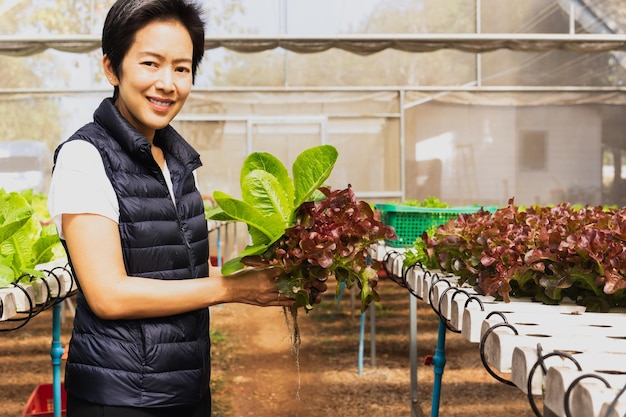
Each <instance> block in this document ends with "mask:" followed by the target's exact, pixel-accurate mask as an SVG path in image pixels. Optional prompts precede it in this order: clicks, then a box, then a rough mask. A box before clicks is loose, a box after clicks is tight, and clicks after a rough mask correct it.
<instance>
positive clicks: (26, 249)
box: [0, 189, 61, 288]
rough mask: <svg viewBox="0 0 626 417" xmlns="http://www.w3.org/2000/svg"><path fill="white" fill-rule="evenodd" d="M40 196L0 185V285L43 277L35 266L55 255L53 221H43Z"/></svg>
mask: <svg viewBox="0 0 626 417" xmlns="http://www.w3.org/2000/svg"><path fill="white" fill-rule="evenodd" d="M41 200H42V198H41V196H39V195H37V194H33V192H32V190H27V191H22V192H6V191H5V190H4V189H0V288H1V287H6V286H8V285H10V284H11V283H13V282H16V281H18V280H22V281H27V280H29V279H30V278H31V277H39V278H45V275H44V274H43V273H42V272H41V271H38V270H36V269H35V266H36V265H39V264H42V263H46V262H49V261H51V260H53V259H55V258H56V257H57V254H58V253H59V251H60V249H61V244H60V240H59V236H58V234H57V232H56V229H55V226H54V224H43V223H45V222H44V220H46V219H45V218H44V217H45V213H43V212H42V209H41V204H40V203H41Z"/></svg>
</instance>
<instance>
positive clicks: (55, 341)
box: [50, 302, 64, 417]
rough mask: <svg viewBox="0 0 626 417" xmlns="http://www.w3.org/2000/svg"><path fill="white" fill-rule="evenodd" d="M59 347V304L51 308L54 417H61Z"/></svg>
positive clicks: (61, 354)
mask: <svg viewBox="0 0 626 417" xmlns="http://www.w3.org/2000/svg"><path fill="white" fill-rule="evenodd" d="M63 353H64V351H63V346H62V345H61V302H57V303H56V304H54V305H53V306H52V348H51V349H50V356H51V357H52V393H53V404H54V417H61V408H62V402H61V357H62V356H63Z"/></svg>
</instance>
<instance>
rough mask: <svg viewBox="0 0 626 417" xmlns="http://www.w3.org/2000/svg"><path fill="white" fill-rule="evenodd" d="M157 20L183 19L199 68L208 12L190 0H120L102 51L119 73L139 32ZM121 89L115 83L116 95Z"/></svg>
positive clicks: (107, 22)
mask: <svg viewBox="0 0 626 417" xmlns="http://www.w3.org/2000/svg"><path fill="white" fill-rule="evenodd" d="M156 20H175V21H178V22H180V23H181V24H182V25H183V26H185V28H186V29H187V32H189V36H190V37H191V43H192V45H193V57H192V67H191V73H192V76H193V80H194V81H195V78H196V72H197V70H198V66H199V65H200V61H202V57H203V56H204V26H205V21H204V13H203V11H202V8H201V7H200V6H199V5H197V4H196V3H194V2H193V1H190V0H117V1H116V2H115V3H114V4H113V6H111V9H109V13H108V14H107V17H106V20H105V21H104V27H103V29H102V53H103V54H105V55H106V56H107V57H108V58H109V60H110V61H111V66H112V67H113V71H115V75H116V76H118V77H119V76H120V75H121V70H122V61H123V60H124V57H125V56H126V54H127V53H128V50H129V49H130V47H131V46H132V44H133V42H134V41H135V34H136V33H137V32H138V31H139V30H141V29H142V28H144V27H145V26H146V25H148V24H149V23H152V22H154V21H156ZM117 93H118V89H117V87H115V93H114V96H117Z"/></svg>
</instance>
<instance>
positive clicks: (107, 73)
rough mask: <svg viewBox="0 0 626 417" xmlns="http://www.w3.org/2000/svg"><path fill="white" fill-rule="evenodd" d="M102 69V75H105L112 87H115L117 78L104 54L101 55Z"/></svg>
mask: <svg viewBox="0 0 626 417" xmlns="http://www.w3.org/2000/svg"><path fill="white" fill-rule="evenodd" d="M102 69H103V70H104V75H105V76H106V77H107V80H109V84H111V85H112V86H113V87H117V85H118V79H117V76H116V75H115V71H113V66H112V65H111V60H110V59H109V57H108V56H107V55H104V56H103V57H102Z"/></svg>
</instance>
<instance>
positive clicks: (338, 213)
mask: <svg viewBox="0 0 626 417" xmlns="http://www.w3.org/2000/svg"><path fill="white" fill-rule="evenodd" d="M337 157H338V153H337V150H336V149H335V148H334V147H332V146H330V145H322V146H317V147H314V148H310V149H307V150H305V151H304V152H302V153H301V154H300V155H298V157H297V158H296V160H295V162H294V164H293V167H292V175H293V180H292V178H290V177H289V175H288V173H287V169H286V168H285V167H284V166H283V165H282V163H281V162H280V161H279V160H278V159H276V158H275V157H274V156H272V155H270V154H268V153H263V152H257V153H253V154H251V155H250V156H249V157H248V158H246V160H245V161H244V165H243V167H242V170H241V179H240V184H241V192H242V199H241V200H237V199H235V198H233V197H231V196H229V195H227V194H225V193H223V192H220V191H216V192H215V193H214V194H213V197H214V198H215V201H216V203H217V205H218V208H217V209H216V210H214V211H213V212H212V213H211V215H210V218H212V219H215V220H217V219H219V220H227V221H240V222H245V223H246V224H247V225H248V231H249V232H250V236H251V240H252V244H251V245H249V246H247V247H246V248H245V249H244V250H243V251H242V252H241V253H240V254H239V255H238V256H237V257H236V258H234V259H231V260H229V261H227V262H226V263H225V264H224V265H223V267H222V273H224V274H225V275H229V274H232V273H233V272H235V271H237V270H239V269H241V268H243V267H244V266H270V265H271V266H278V267H281V268H283V270H284V271H285V278H284V279H281V280H279V288H280V291H281V292H282V293H283V294H285V295H287V296H288V297H291V298H295V299H296V306H297V307H304V308H305V309H306V310H307V311H308V310H310V309H311V308H312V305H311V304H310V300H309V291H310V288H311V284H312V282H313V280H316V279H317V280H319V281H325V280H326V279H328V277H330V276H334V277H335V278H336V279H337V280H338V281H339V282H340V283H342V284H345V285H346V286H347V287H348V288H351V287H352V286H353V285H354V283H355V282H356V283H357V285H358V286H359V288H360V291H361V301H362V309H363V310H364V309H365V308H366V307H367V305H368V304H369V303H370V302H371V301H372V300H377V299H378V295H377V294H376V292H375V291H374V289H373V288H374V286H375V283H376V280H377V277H378V275H377V272H376V270H375V269H374V268H373V266H372V265H370V264H369V258H368V256H367V255H368V254H367V249H368V248H369V247H370V246H371V245H372V244H373V243H375V242H377V241H378V240H380V239H384V238H389V239H393V238H395V233H394V231H393V229H392V228H390V227H388V226H384V225H383V224H382V223H381V222H380V221H378V220H376V219H375V218H374V212H373V210H372V208H371V206H369V205H368V204H367V203H365V202H357V201H356V199H355V198H354V192H353V191H352V189H351V187H350V186H348V188H347V189H345V190H339V191H332V190H330V188H328V187H322V184H324V182H325V181H326V179H327V178H328V176H329V175H330V173H331V172H332V169H333V167H334V165H335V162H336V160H337ZM319 195H321V198H318V196H319ZM314 200H318V201H314ZM340 287H341V286H338V288H340Z"/></svg>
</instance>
